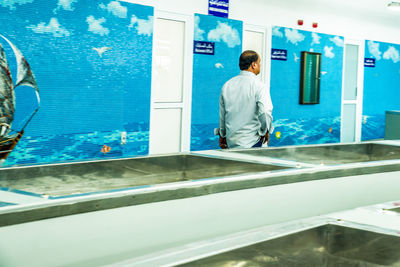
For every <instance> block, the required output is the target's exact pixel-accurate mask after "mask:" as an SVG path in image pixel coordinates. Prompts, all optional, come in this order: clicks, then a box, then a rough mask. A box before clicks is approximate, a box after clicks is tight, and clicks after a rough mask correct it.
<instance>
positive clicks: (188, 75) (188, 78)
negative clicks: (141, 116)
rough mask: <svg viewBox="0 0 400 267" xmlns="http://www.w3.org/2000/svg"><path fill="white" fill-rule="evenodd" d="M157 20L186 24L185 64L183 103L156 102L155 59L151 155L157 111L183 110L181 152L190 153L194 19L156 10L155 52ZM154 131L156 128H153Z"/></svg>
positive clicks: (152, 152) (150, 137) (151, 112)
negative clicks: (154, 112)
mask: <svg viewBox="0 0 400 267" xmlns="http://www.w3.org/2000/svg"><path fill="white" fill-rule="evenodd" d="M157 19H165V20H174V21H181V22H184V23H185V39H184V62H183V77H182V82H183V85H182V101H181V102H155V100H154V95H153V84H154V82H153V80H154V79H155V77H154V72H153V69H154V64H155V62H154V58H153V62H152V94H151V104H150V133H149V154H154V151H155V148H154V147H153V146H152V142H151V139H152V138H154V132H153V131H152V125H154V123H156V122H155V121H154V119H153V116H152V114H153V111H154V110H155V109H171V108H173V109H176V108H179V109H181V129H180V133H181V140H180V149H179V152H188V151H190V124H191V102H192V78H193V35H194V17H193V16H190V15H185V14H180V13H175V12H168V11H163V10H158V9H155V10H154V33H153V51H154V50H155V40H154V38H155V37H154V36H155V35H156V33H157V31H158V29H157V24H156V23H155V22H156V20H157ZM153 129H154V128H153Z"/></svg>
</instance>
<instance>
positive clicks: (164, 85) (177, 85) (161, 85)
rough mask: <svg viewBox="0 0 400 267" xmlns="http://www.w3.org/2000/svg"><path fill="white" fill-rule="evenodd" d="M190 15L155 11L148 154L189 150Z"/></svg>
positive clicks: (191, 20) (191, 58) (191, 60)
mask: <svg viewBox="0 0 400 267" xmlns="http://www.w3.org/2000/svg"><path fill="white" fill-rule="evenodd" d="M191 40H193V18H192V17H191V16H186V15H179V14H175V13H168V12H161V11H156V12H155V20H154V40H153V42H154V44H153V69H152V91H151V111H150V137H149V138H150V147H149V150H150V154H162V153H175V152H181V151H189V149H190V97H191V87H192V84H191V83H192V62H193V55H192V46H193V44H192V41H191Z"/></svg>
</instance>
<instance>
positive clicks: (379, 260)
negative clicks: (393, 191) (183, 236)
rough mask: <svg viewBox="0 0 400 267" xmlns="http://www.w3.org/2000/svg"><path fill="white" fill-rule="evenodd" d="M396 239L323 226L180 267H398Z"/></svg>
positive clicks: (399, 240)
mask: <svg viewBox="0 0 400 267" xmlns="http://www.w3.org/2000/svg"><path fill="white" fill-rule="evenodd" d="M399 251H400V238H399V237H395V236H391V235H384V234H379V233H375V232H370V231H365V230H360V229H355V228H349V227H343V226H337V225H331V224H328V225H324V226H320V227H316V228H312V229H310V230H306V231H302V232H298V233H295V234H290V235H287V236H283V237H280V238H277V239H272V240H268V241H264V242H261V243H257V244H254V245H250V246H247V247H243V248H239V249H236V250H232V251H228V252H225V253H221V254H218V255H215V256H211V257H208V258H204V259H200V260H197V261H194V262H190V263H187V264H184V265H181V266H208V267H212V266H215V267H216V266H242V267H248V266H252V267H258V266H285V267H286V266H366V267H367V266H371V267H372V266H382V265H384V266H400V253H399Z"/></svg>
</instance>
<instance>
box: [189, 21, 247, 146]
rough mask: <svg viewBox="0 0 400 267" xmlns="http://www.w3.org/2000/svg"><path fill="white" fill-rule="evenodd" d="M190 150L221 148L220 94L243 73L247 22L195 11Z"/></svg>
mask: <svg viewBox="0 0 400 267" xmlns="http://www.w3.org/2000/svg"><path fill="white" fill-rule="evenodd" d="M194 22H195V23H194V24H195V26H194V41H195V46H194V55H193V88H192V123H191V141H190V150H204V149H217V148H219V146H218V136H215V135H214V128H218V125H219V95H220V92H221V88H222V86H223V85H224V83H225V82H226V81H228V80H229V79H230V78H232V77H234V76H236V75H238V74H239V72H240V69H239V57H240V54H241V53H242V33H243V22H242V21H237V20H232V19H226V18H220V17H214V16H207V15H201V14H195V17H194Z"/></svg>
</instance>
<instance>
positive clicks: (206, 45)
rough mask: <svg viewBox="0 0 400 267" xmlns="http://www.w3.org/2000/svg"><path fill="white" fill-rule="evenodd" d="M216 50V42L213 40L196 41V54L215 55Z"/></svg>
mask: <svg viewBox="0 0 400 267" xmlns="http://www.w3.org/2000/svg"><path fill="white" fill-rule="evenodd" d="M214 50H215V43H213V42H203V41H194V45H193V53H194V54H204V55H214Z"/></svg>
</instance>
